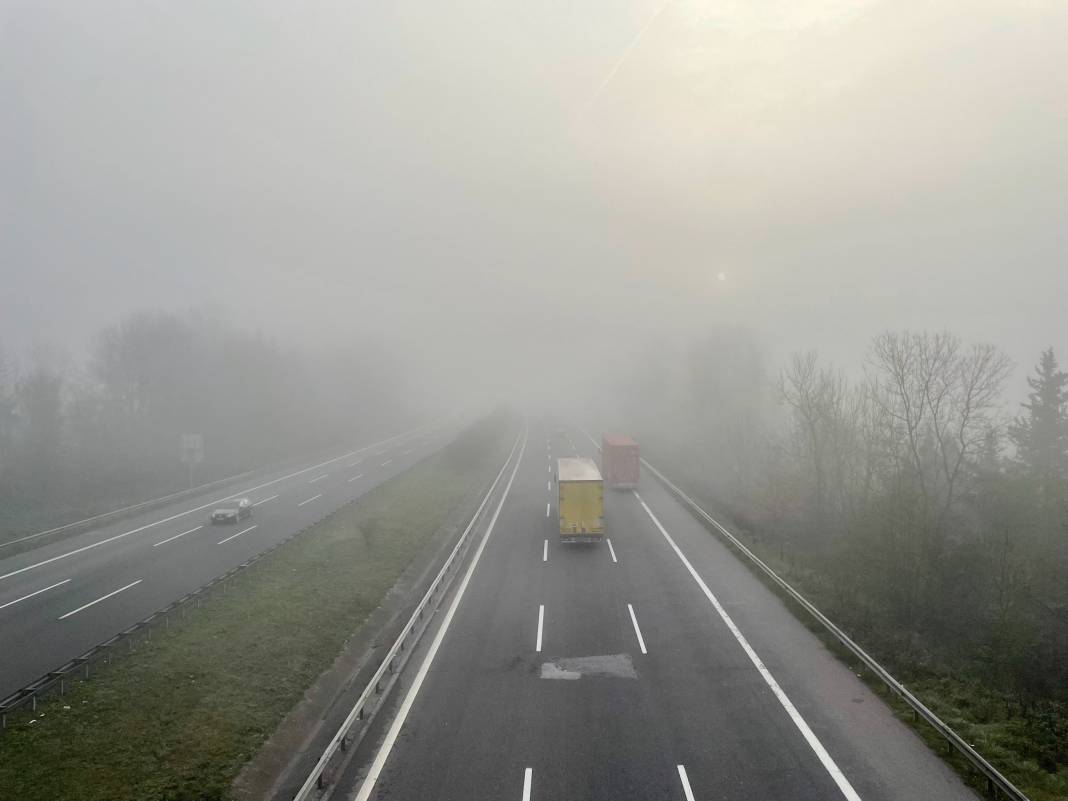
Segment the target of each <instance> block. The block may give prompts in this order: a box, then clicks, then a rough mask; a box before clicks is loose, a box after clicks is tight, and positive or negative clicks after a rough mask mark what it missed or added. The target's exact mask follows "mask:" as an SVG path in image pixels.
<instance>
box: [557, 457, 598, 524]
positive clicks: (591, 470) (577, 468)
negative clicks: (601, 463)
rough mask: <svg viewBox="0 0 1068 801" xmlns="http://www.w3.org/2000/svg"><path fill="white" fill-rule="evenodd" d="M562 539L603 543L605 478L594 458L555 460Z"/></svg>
mask: <svg viewBox="0 0 1068 801" xmlns="http://www.w3.org/2000/svg"><path fill="white" fill-rule="evenodd" d="M556 484H557V490H558V496H559V497H558V501H557V505H556V506H557V509H558V511H559V512H560V541H561V542H600V541H601V539H602V538H603V537H604V481H602V480H601V472H600V471H599V470H598V469H597V464H596V463H595V462H594V461H593V459H582V458H577V457H576V458H568V459H559V460H557V463H556Z"/></svg>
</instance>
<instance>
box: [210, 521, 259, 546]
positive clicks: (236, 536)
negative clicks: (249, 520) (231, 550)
mask: <svg viewBox="0 0 1068 801" xmlns="http://www.w3.org/2000/svg"><path fill="white" fill-rule="evenodd" d="M254 528H257V526H249V527H248V528H246V529H243V530H241V531H239V532H237V533H236V534H231V535H230V536H229V537H227V538H226V539H222V540H219V542H218V543H217V544H218V545H223V544H224V543H227V542H229V541H230V540H233V539H237V538H238V537H240V536H241V535H242V534H248V533H249V532H250V531H252V529H254Z"/></svg>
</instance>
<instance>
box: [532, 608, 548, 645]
mask: <svg viewBox="0 0 1068 801" xmlns="http://www.w3.org/2000/svg"><path fill="white" fill-rule="evenodd" d="M544 627H545V604H541V605H540V606H539V607H538V643H537V645H535V646H534V650H535V651H537V652H538V653H539V654H540V653H541V632H542V629H543V628H544Z"/></svg>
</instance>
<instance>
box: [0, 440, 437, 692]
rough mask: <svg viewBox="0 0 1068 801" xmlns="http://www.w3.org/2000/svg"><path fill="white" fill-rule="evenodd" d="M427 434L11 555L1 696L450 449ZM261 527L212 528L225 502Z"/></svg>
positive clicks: (4, 570) (0, 594)
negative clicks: (241, 501)
mask: <svg viewBox="0 0 1068 801" xmlns="http://www.w3.org/2000/svg"><path fill="white" fill-rule="evenodd" d="M452 433H453V429H452V428H449V427H441V426H434V427H420V428H418V429H413V430H411V431H408V432H404V433H402V434H399V435H394V436H391V437H386V438H384V439H382V440H380V441H378V442H374V443H368V444H367V445H364V446H360V447H357V448H355V449H353V450H352V451H349V452H346V453H339V454H338V455H335V456H331V457H329V458H327V457H321V458H319V459H316V460H309V461H308V462H306V463H302V464H297V465H295V466H290V467H288V468H286V469H284V470H276V471H273V472H271V471H267V472H264V473H262V474H260V475H258V476H257V477H255V478H246V479H244V480H243V481H241V482H239V483H236V484H234V485H232V486H231V487H227V488H226V489H221V490H219V489H216V490H214V491H213V492H210V493H205V494H204V495H201V496H198V497H195V498H187V499H183V500H182V501H179V502H175V503H173V504H170V505H167V506H164V507H161V508H157V509H154V510H152V511H151V512H145V513H143V514H138V515H136V516H133V517H127V518H125V519H122V520H120V521H118V522H114V523H110V524H107V525H102V526H100V527H97V528H94V529H92V530H90V531H86V532H84V533H81V534H79V535H77V536H74V537H71V538H68V539H64V540H62V541H59V542H55V543H52V544H49V545H46V546H43V547H40V548H36V549H33V550H30V551H26V552H23V553H20V554H17V555H12V556H6V557H5V556H4V554H3V549H2V548H0V698H4V697H7V696H8V695H10V694H11V693H13V692H15V691H17V690H18V689H19V688H21V687H23V686H24V685H26V684H27V683H29V682H31V681H33V680H35V679H37V678H38V677H40V676H41V675H43V674H44V673H46V672H47V671H50V670H54V669H55V668H57V667H59V666H60V665H62V664H64V663H66V662H67V661H69V660H70V659H73V658H75V657H77V656H79V655H81V654H83V653H84V652H85V651H87V650H88V649H89V648H91V647H92V646H94V645H96V644H97V643H99V642H102V641H104V640H107V639H108V638H110V637H112V636H114V635H115V634H117V633H119V632H120V631H123V630H124V629H126V628H129V627H130V626H131V625H133V624H134V623H136V622H137V621H139V620H141V619H143V618H145V617H147V616H148V615H150V614H152V613H153V612H154V611H156V610H158V609H161V608H163V607H165V606H167V605H168V604H170V603H171V602H173V601H175V600H177V599H178V598H181V597H183V596H184V595H186V594H187V593H189V592H191V591H192V590H194V589H196V588H197V587H199V586H201V585H203V584H205V583H207V582H208V581H210V580H211V579H212V578H214V577H216V576H218V575H220V574H222V573H225V572H226V571H227V570H229V569H231V568H233V567H236V566H237V565H240V564H241V563H243V562H244V561H246V560H247V559H249V558H251V557H252V556H255V555H256V554H257V553H260V552H262V551H264V550H266V549H268V548H270V547H271V546H272V545H275V544H276V543H278V542H280V541H282V540H284V539H286V538H287V537H289V536H290V535H292V534H293V533H295V532H297V531H299V530H300V529H302V528H304V527H305V526H307V525H309V524H311V523H314V522H316V521H317V520H319V519H321V518H323V517H325V516H326V515H327V514H329V513H331V512H333V511H335V510H336V509H338V508H340V507H341V506H343V505H345V504H346V503H349V502H350V501H352V500H353V499H355V498H358V497H360V496H361V495H363V494H365V493H366V492H368V491H369V490H371V489H373V488H374V487H376V486H378V485H379V484H381V483H382V482H383V481H386V480H387V479H389V478H391V477H393V476H395V475H397V474H398V473H401V472H403V471H404V470H406V469H408V468H409V467H411V466H412V465H413V464H414V463H415V462H417V461H418V460H420V459H422V458H423V457H425V456H427V455H428V454H429V453H432V452H433V451H436V450H438V449H439V448H440V447H442V446H443V445H444V444H445V443H446V442H448V441H449V439H450V438H451V436H452ZM232 497H248V498H249V499H250V500H251V501H252V503H253V506H254V509H253V514H252V517H251V518H250V519H246V520H242V521H241V522H240V523H238V524H236V525H234V524H227V525H214V526H213V525H210V524H209V523H208V521H207V518H208V515H209V514H210V512H211V510H212V509H213V508H215V507H216V506H225V505H226V504H225V503H220V501H222V500H223V499H226V498H232Z"/></svg>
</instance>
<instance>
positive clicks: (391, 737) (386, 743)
mask: <svg viewBox="0 0 1068 801" xmlns="http://www.w3.org/2000/svg"><path fill="white" fill-rule="evenodd" d="M526 447H527V439H526V433H524V435H523V445H522V447H521V448H520V449H519V457H518V458H517V459H516V460H515V467H513V468H512V475H511V476H509V478H508V484H507V485H506V486H505V488H504V493H503V494H502V495H501V500H500V502H499V503H498V504H497V508H496V509H495V510H494V512H493V517H492V518H490V522H489V525H488V526H487V527H486V533H485V534H483V535H482V541H481V542H480V543H479V544H478V550H477V551H475V555H474V556H473V557H472V558H471V564H470V565H468V567H467V572H466V573H464V578H463V581H461V582H460V586H459V587H458V588H457V590H456V595H454V596H453V599H452V603H451V604H449V611H448V612H446V613H445V617H444V618H443V619H442V621H441V628H439V629H438V633H437V634H436V635H434V641H433V642H432V643H431V644H430V649H429V650H428V651H427V654H426V657H425V658H424V659H423V664H422V665H420V666H419V672H418V673H417V674H416V675H415V679H414V681H412V686H411V687H409V688H408V694H407V695H406V696H404V701H403V702H402V703H401V706H400V709H398V710H397V715H396V717H395V718H393V723H392V725H391V726H390V727H389V731H388V732H387V733H386V736H385V738H384V739H383V740H382V745H381V746H380V747H379V749H378V753H377V754H375V759H374V762H372V763H371V767H370V769H369V770H368V771H367V778H365V779H364V780H363V784H362V785H360V791H359V792H358V793H357V794H356V798H355V800H354V801H367V799H368V798H369V797H370V795H371V793H372V792H374V789H375V784H376V783H377V782H378V777H379V776H380V775H381V774H382V769H383V768H384V767H385V765H386V760H387V759H389V754H390V752H391V751H392V750H393V745H394V744H395V743H396V742H397V737H398V736H399V735H400V730H401V727H402V726H403V725H404V721H405V720H406V719H407V718H408V713H409V712H410V711H411V709H412V704H414V703H415V699H416V696H418V695H419V690H420V688H421V687H422V686H423V682H424V681H425V680H426V676H427V673H428V672H429V671H430V666H431V664H433V662H434V657H435V656H437V653H438V649H439V648H440V647H441V643H442V641H443V640H444V639H445V634H446V633H447V632H448V630H449V625H450V624H451V623H452V619H453V617H454V616H455V615H456V610H457V609H458V608H459V606H460V601H461V600H463V597H464V593H465V592H466V591H467V585H468V584H469V583H470V581H471V576H472V575H473V574H474V572H475V568H476V567H477V566H478V562H479V559H480V558H481V557H482V552H483V551H484V550H485V549H486V543H487V542H489V538H490V534H492V533H493V529H494V527H495V526H496V525H497V518H498V517H499V516H500V514H501V509H502V508H503V507H504V502H505V500H507V498H508V493H509V492H510V491H511V489H512V483H513V482H514V481H515V474H516V472H518V470H519V465H520V464H521V463H522V461H523V451H525V450H526Z"/></svg>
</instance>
